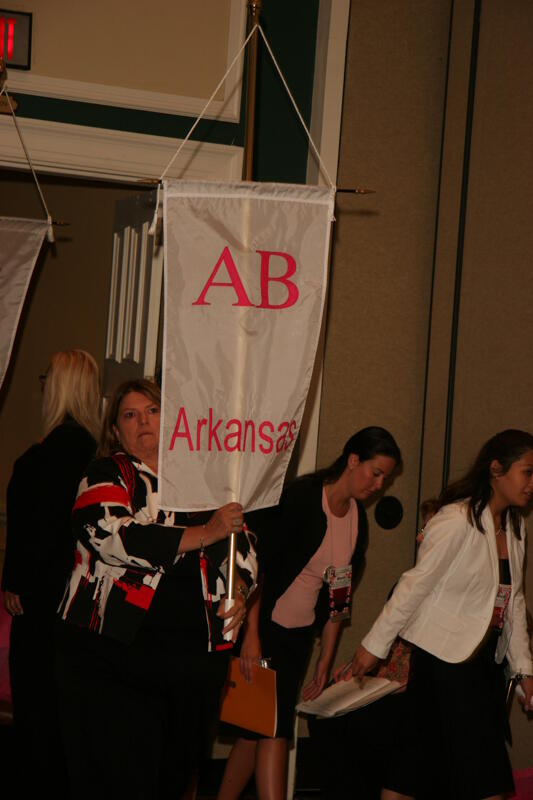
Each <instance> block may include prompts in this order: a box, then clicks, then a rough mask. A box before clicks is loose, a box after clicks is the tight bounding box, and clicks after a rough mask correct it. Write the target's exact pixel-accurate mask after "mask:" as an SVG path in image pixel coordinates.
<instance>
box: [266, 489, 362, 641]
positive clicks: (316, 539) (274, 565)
mask: <svg viewBox="0 0 533 800" xmlns="http://www.w3.org/2000/svg"><path fill="white" fill-rule="evenodd" d="M322 486H323V477H322V475H320V474H315V475H306V476H304V477H302V478H299V479H297V480H296V481H294V482H293V483H291V484H289V485H288V486H287V487H286V488H285V490H284V491H283V494H282V496H281V500H280V503H279V505H278V506H276V507H275V508H270V509H266V510H265V511H261V512H254V514H253V517H254V518H253V520H250V527H252V529H253V530H254V531H255V532H257V535H258V545H257V551H258V558H259V568H260V571H261V572H263V573H264V584H263V594H262V598H261V616H262V618H263V619H264V618H267V619H270V616H271V614H272V611H273V609H274V606H275V605H276V602H277V600H278V598H279V597H281V595H282V594H283V593H284V592H285V591H286V590H287V589H288V588H289V586H290V585H291V583H292V582H293V581H294V579H295V578H296V577H297V575H299V573H300V572H301V571H302V569H303V568H304V567H305V565H306V564H307V562H308V561H309V559H310V558H311V557H312V556H313V555H314V554H315V553H316V551H317V550H318V548H319V547H320V545H321V544H322V540H323V538H324V536H325V534H326V529H327V517H326V515H325V513H324V511H323V509H322ZM357 510H358V534H357V542H356V545H355V550H354V553H353V556H352V566H353V579H352V581H353V586H354V588H355V586H356V585H357V583H358V582H359V580H360V578H361V575H362V572H363V570H364V566H365V553H366V548H367V545H368V521H367V516H366V511H365V509H364V506H363V505H362V503H360V502H359V501H357ZM250 516H252V515H250ZM327 620H328V591H327V586H326V584H324V586H323V587H322V589H321V591H320V594H319V597H318V602H317V605H316V609H315V625H316V626H317V627H318V628H322V627H323V626H324V625H325V623H326V622H327Z"/></svg>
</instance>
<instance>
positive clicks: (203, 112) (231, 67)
mask: <svg viewBox="0 0 533 800" xmlns="http://www.w3.org/2000/svg"><path fill="white" fill-rule="evenodd" d="M257 28H259V25H254V27H253V28H252V30H251V31H250V33H249V34H248V36H247V37H246V39H245V40H244V43H243V45H242V47H241V49H240V50H239V52H238V53H237V55H236V56H235V58H234V59H233V61H232V62H231V64H230V65H229V67H228V69H227V70H226V72H225V74H224V77H223V78H222V80H221V81H220V82H219V84H218V86H217V87H216V89H215V91H214V92H213V94H212V95H211V97H210V98H209V100H208V101H207V103H206V104H205V106H204V107H203V109H202V112H201V113H200V116H199V117H197V118H196V121H195V123H194V125H193V126H192V128H191V129H190V130H189V132H188V134H187V136H186V137H185V139H184V140H183V141H182V143H181V144H180V146H179V147H178V149H177V150H176V152H175V153H174V155H173V156H172V158H171V159H170V161H169V162H168V164H167V166H166V167H165V169H164V170H163V172H162V173H161V177H160V178H159V180H160V181H162V180H163V178H164V177H165V175H166V174H167V172H168V171H169V169H170V167H171V166H172V164H173V163H174V161H175V160H176V159H177V157H178V156H179V154H180V153H181V151H182V149H183V147H184V146H185V144H186V143H187V142H188V141H189V139H190V137H191V134H192V132H193V131H194V129H195V128H196V126H197V125H198V123H199V122H200V120H201V119H202V117H203V116H204V114H205V112H206V111H207V109H208V108H209V106H210V105H211V103H212V101H213V100H214V99H215V95H216V93H217V92H218V90H219V89H220V87H221V86H222V84H223V83H224V81H225V80H226V78H227V77H228V75H229V74H230V72H231V70H232V69H233V67H234V65H235V63H236V61H237V59H238V58H239V56H240V54H241V53H242V51H243V50H244V48H245V47H246V45H247V44H248V42H249V41H250V39H251V38H252V36H253V34H254V32H255V31H256V29H257Z"/></svg>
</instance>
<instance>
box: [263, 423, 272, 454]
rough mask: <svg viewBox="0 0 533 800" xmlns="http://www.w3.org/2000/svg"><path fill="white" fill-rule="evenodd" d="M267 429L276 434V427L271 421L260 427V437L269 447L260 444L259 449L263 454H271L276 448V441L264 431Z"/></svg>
mask: <svg viewBox="0 0 533 800" xmlns="http://www.w3.org/2000/svg"><path fill="white" fill-rule="evenodd" d="M266 427H268V428H270V430H271V431H272V433H274V426H273V424H272V423H271V422H270V420H265V421H264V422H262V423H261V425H260V426H259V437H260V438H261V439H262V440H263V441H264V442H267V446H266V447H264V446H263V445H262V444H260V445H259V449H260V450H261V452H262V453H271V452H272V449H273V447H274V440H273V439H272V437H271V436H268V434H265V432H264V429H265V428H266Z"/></svg>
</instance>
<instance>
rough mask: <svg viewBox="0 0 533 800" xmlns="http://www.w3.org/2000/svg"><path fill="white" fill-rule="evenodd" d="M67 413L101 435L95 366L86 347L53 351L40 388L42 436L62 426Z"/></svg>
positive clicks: (96, 370) (96, 435)
mask: <svg viewBox="0 0 533 800" xmlns="http://www.w3.org/2000/svg"><path fill="white" fill-rule="evenodd" d="M67 416H70V417H72V419H74V420H76V422H77V423H78V425H81V426H82V427H84V428H86V429H87V430H88V431H89V433H90V434H91V435H92V436H93V437H94V438H95V439H98V437H99V435H100V388H99V373H98V366H97V364H96V361H95V360H94V358H93V357H92V356H91V355H90V354H89V353H86V352H85V350H60V351H59V352H58V353H54V355H53V356H52V360H51V361H50V366H49V367H48V371H47V373H46V381H45V384H44V391H43V410H42V419H43V436H48V434H49V433H50V431H52V430H53V429H54V428H56V427H57V426H58V425H61V423H62V422H64V420H65V418H66V417H67Z"/></svg>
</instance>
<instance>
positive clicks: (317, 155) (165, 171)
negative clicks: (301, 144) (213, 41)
mask: <svg viewBox="0 0 533 800" xmlns="http://www.w3.org/2000/svg"><path fill="white" fill-rule="evenodd" d="M257 29H259V32H260V33H261V36H262V37H263V41H264V43H265V45H266V48H267V50H268V52H269V53H270V57H271V59H272V61H273V63H274V66H275V67H276V70H277V72H278V75H279V77H280V78H281V82H282V83H283V86H284V87H285V91H286V92H287V94H288V95H289V99H290V101H291V103H292V105H293V108H294V110H295V111H296V114H297V116H298V119H299V120H300V122H301V123H302V127H303V129H304V131H305V133H306V135H307V138H308V140H309V144H310V145H311V148H312V150H313V153H314V154H315V156H316V159H317V161H318V163H319V166H320V169H321V170H322V172H323V173H324V175H325V177H326V178H327V181H328V183H329V186H330V188H331V189H334V188H335V186H334V184H333V181H332V180H331V178H330V175H329V172H328V171H327V169H326V165H325V164H324V162H323V161H322V159H321V158H320V153H319V152H318V148H317V146H316V145H315V143H314V141H313V139H312V137H311V133H310V132H309V129H308V127H307V125H306V124H305V121H304V118H303V117H302V115H301V113H300V109H299V108H298V106H297V105H296V100H295V99H294V97H293V96H292V94H291V90H290V89H289V87H288V85H287V81H286V80H285V78H284V76H283V73H282V71H281V68H280V66H279V64H278V62H277V61H276V57H275V55H274V53H273V52H272V48H271V47H270V45H269V43H268V39H267V38H266V35H265V32H264V31H263V28H262V27H261V25H259V24H256V25H254V27H253V28H252V30H251V31H250V33H249V34H248V36H247V37H246V39H245V40H244V43H243V45H242V47H241V48H240V50H239V52H238V53H237V55H236V56H235V58H234V59H233V61H232V62H231V64H230V66H229V67H228V69H227V70H226V73H225V75H224V77H223V78H222V79H221V81H220V82H219V84H218V85H217V87H216V89H215V91H214V92H213V94H212V95H211V97H210V98H209V100H208V101H207V103H206V104H205V106H204V108H203V109H202V112H201V113H200V116H199V117H197V119H196V121H195V122H194V124H193V126H192V127H191V129H190V130H189V132H188V133H187V136H186V137H185V139H184V140H183V141H182V142H181V144H180V146H179V147H178V149H177V150H176V152H175V153H174V155H173V156H172V158H171V159H170V161H169V163H168V164H167V166H166V168H165V169H164V170H163V172H162V174H161V177H160V178H159V180H160V181H162V180H163V178H164V177H165V176H166V174H167V172H168V171H169V169H170V168H171V166H172V164H173V163H174V161H175V160H176V159H177V157H178V156H179V154H180V153H181V150H182V149H183V147H184V146H185V144H186V143H187V142H188V141H189V139H190V137H191V134H192V132H193V131H194V129H195V128H196V126H197V125H198V123H199V122H200V120H201V119H202V117H203V116H204V114H205V112H206V111H207V109H208V108H209V106H210V105H211V103H212V101H213V100H214V98H215V95H216V93H217V92H218V90H219V89H220V87H221V86H222V84H223V83H224V81H225V80H226V78H227V77H228V75H229V73H230V72H231V70H232V69H233V67H234V65H235V62H236V61H237V59H238V58H239V56H240V54H241V53H242V51H243V50H244V48H245V47H246V45H247V44H248V42H249V41H250V39H251V38H252V36H253V34H254V33H255V31H256V30H257Z"/></svg>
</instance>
